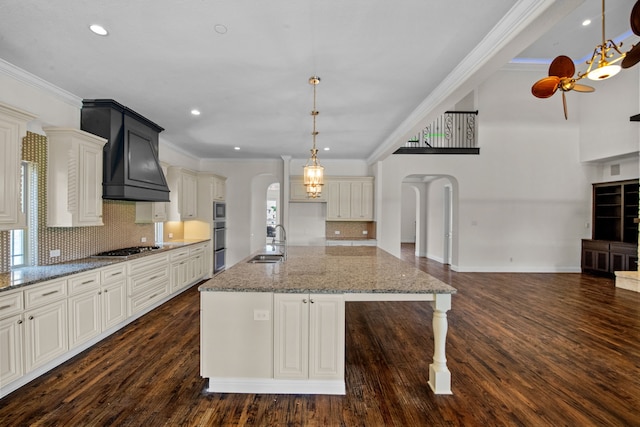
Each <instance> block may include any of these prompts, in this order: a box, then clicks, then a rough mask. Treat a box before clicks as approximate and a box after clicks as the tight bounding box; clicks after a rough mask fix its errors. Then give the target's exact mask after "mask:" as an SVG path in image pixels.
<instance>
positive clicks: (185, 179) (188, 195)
mask: <svg viewBox="0 0 640 427" xmlns="http://www.w3.org/2000/svg"><path fill="white" fill-rule="evenodd" d="M181 184H182V185H181V190H182V191H181V193H180V200H181V205H180V214H181V217H182V218H183V219H194V218H195V217H196V216H197V213H198V212H197V201H196V198H197V197H198V182H197V178H196V176H195V175H193V174H190V173H186V172H183V173H182V178H181Z"/></svg>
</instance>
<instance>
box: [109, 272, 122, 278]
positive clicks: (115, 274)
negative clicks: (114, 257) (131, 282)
mask: <svg viewBox="0 0 640 427" xmlns="http://www.w3.org/2000/svg"><path fill="white" fill-rule="evenodd" d="M118 274H122V271H118V272H117V273H113V274H111V276H109V277H113V276H117V275H118Z"/></svg>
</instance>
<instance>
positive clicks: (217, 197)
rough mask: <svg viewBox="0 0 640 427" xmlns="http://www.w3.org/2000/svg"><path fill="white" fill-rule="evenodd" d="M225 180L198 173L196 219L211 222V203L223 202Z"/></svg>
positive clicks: (225, 194) (216, 176)
mask: <svg viewBox="0 0 640 427" xmlns="http://www.w3.org/2000/svg"><path fill="white" fill-rule="evenodd" d="M226 181H227V178H224V177H221V176H218V175H213V174H210V173H198V219H200V220H202V221H207V222H211V221H213V202H214V201H224V200H225V198H226V196H227V193H226V185H227V183H226Z"/></svg>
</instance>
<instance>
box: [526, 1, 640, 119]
mask: <svg viewBox="0 0 640 427" xmlns="http://www.w3.org/2000/svg"><path fill="white" fill-rule="evenodd" d="M639 1H640V0H639ZM575 72H576V66H575V65H574V64H573V61H572V60H571V58H569V57H568V56H565V55H560V56H558V57H556V58H555V59H554V60H553V61H552V62H551V65H549V77H545V78H543V79H540V80H538V81H537V82H535V83H534V84H533V86H532V87H531V93H532V94H533V96H535V97H537V98H549V97H551V96H552V95H553V94H554V93H556V91H557V90H558V89H560V91H561V92H562V107H563V110H564V118H565V120H566V119H567V118H568V114H567V98H566V96H565V92H569V91H570V90H575V91H576V92H593V91H594V90H595V89H594V88H592V87H591V86H586V85H581V84H578V83H576V82H577V81H578V80H580V79H581V78H583V77H584V75H581V76H579V77H578V78H577V79H576V78H574V77H573V75H574V74H575Z"/></svg>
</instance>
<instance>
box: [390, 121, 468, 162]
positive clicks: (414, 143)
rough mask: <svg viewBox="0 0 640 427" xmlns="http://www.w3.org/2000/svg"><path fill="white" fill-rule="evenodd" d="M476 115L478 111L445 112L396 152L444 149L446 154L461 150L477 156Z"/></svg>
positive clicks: (425, 151) (422, 151)
mask: <svg viewBox="0 0 640 427" xmlns="http://www.w3.org/2000/svg"><path fill="white" fill-rule="evenodd" d="M477 115H478V111H447V112H445V113H444V114H443V115H442V116H440V117H439V118H437V119H436V120H434V121H433V122H432V123H431V124H430V125H429V126H427V127H426V128H424V129H423V130H422V131H421V132H420V133H419V134H418V135H416V136H415V137H413V138H411V139H410V140H409V141H407V142H406V143H405V145H403V146H402V147H401V148H400V149H399V150H398V152H400V153H402V154H405V153H411V152H420V153H429V152H433V150H431V149H436V151H437V152H443V151H442V150H441V149H446V151H447V152H455V151H454V150H461V151H463V152H468V153H475V154H477V153H478V141H477V138H476V134H477V120H476V116H477Z"/></svg>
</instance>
